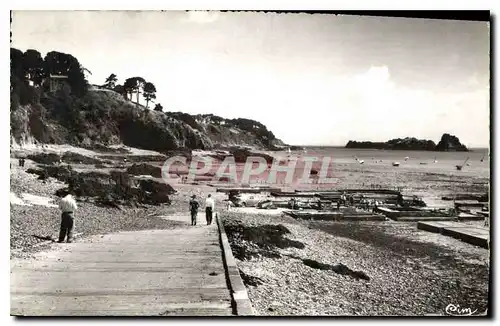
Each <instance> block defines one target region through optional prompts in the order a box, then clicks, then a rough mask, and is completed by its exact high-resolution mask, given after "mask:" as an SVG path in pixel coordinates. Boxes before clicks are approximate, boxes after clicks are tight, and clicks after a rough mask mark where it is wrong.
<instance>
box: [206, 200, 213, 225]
mask: <svg viewBox="0 0 500 326" xmlns="http://www.w3.org/2000/svg"><path fill="white" fill-rule="evenodd" d="M214 210H215V200H214V199H213V198H212V195H211V194H208V197H207V200H206V201H205V214H206V217H207V225H210V224H212V215H213V212H214Z"/></svg>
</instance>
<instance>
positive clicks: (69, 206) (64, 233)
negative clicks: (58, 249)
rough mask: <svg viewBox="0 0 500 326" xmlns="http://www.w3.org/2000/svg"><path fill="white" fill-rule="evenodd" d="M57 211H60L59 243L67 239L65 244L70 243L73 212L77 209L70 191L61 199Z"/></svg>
mask: <svg viewBox="0 0 500 326" xmlns="http://www.w3.org/2000/svg"><path fill="white" fill-rule="evenodd" d="M59 209H60V210H61V230H60V231H59V241H58V242H59V243H62V242H64V239H65V238H67V241H66V242H67V243H71V241H72V240H73V225H74V216H73V214H74V212H75V211H76V209H77V206H76V200H75V198H74V197H73V195H72V193H71V191H68V193H67V194H66V196H65V197H64V198H63V199H61V201H60V203H59Z"/></svg>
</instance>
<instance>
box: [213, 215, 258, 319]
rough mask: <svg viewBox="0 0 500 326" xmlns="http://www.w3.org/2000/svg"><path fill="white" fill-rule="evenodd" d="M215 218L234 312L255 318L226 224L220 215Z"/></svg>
mask: <svg viewBox="0 0 500 326" xmlns="http://www.w3.org/2000/svg"><path fill="white" fill-rule="evenodd" d="M215 218H216V220H217V226H218V229H219V241H220V244H221V248H222V261H223V264H224V269H225V271H226V279H227V281H228V283H229V286H230V292H231V298H232V304H233V309H234V312H235V314H236V315H237V316H254V315H256V314H255V310H254V309H253V307H252V303H251V301H250V299H249V298H248V292H247V288H246V287H245V285H244V284H243V280H242V279H241V276H240V272H239V270H238V266H237V265H236V260H235V259H234V256H233V253H232V251H231V246H230V245H229V240H228V238H227V234H226V230H225V229H224V224H223V223H222V219H221V217H220V214H218V213H216V215H215Z"/></svg>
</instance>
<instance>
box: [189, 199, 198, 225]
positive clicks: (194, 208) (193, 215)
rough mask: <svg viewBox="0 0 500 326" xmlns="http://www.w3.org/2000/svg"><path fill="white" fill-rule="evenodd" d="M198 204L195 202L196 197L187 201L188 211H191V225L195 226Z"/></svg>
mask: <svg viewBox="0 0 500 326" xmlns="http://www.w3.org/2000/svg"><path fill="white" fill-rule="evenodd" d="M199 207H200V203H198V201H197V200H196V195H193V196H191V200H190V201H189V210H190V211H191V225H196V217H197V216H198V208H199Z"/></svg>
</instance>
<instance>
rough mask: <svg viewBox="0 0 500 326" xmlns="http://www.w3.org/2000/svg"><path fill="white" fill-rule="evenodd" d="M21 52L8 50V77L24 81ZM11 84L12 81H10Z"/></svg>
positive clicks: (13, 49)
mask: <svg viewBox="0 0 500 326" xmlns="http://www.w3.org/2000/svg"><path fill="white" fill-rule="evenodd" d="M23 57H24V55H23V51H21V50H18V49H15V48H10V76H11V78H12V77H14V76H16V77H17V78H19V79H21V80H24V78H25V76H24V68H23ZM11 82H12V81H11Z"/></svg>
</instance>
